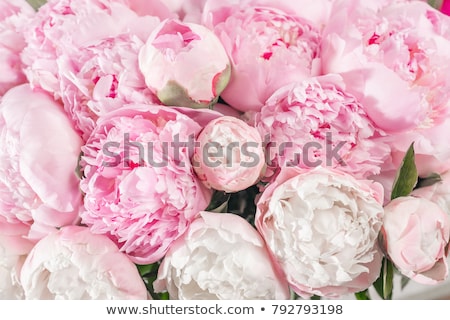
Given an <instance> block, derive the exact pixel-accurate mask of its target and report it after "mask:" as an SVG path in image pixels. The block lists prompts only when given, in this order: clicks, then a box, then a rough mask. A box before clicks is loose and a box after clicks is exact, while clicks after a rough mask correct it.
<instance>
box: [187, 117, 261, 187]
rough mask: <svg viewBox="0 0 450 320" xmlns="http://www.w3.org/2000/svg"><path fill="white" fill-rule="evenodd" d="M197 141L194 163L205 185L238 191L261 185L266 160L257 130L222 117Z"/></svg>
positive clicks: (210, 123) (203, 131)
mask: <svg viewBox="0 0 450 320" xmlns="http://www.w3.org/2000/svg"><path fill="white" fill-rule="evenodd" d="M197 142H198V143H197V145H196V148H195V151H194V156H193V160H192V162H193V166H194V169H195V172H196V173H197V176H198V177H199V178H200V180H201V181H202V182H203V183H204V184H205V185H206V186H208V187H211V188H214V189H216V190H221V191H225V192H237V191H241V190H244V189H247V188H248V187H250V186H252V185H254V184H255V183H256V182H258V180H259V178H260V176H261V171H262V170H263V168H264V164H265V157H264V151H263V147H262V139H261V136H260V135H259V133H258V131H257V130H256V128H254V127H251V126H249V125H248V124H246V123H245V122H244V121H242V120H239V119H237V118H234V117H231V116H223V117H219V118H216V119H214V120H212V121H211V122H209V123H208V124H207V125H206V127H205V128H204V129H203V130H202V131H201V132H200V134H199V135H198V137H197Z"/></svg>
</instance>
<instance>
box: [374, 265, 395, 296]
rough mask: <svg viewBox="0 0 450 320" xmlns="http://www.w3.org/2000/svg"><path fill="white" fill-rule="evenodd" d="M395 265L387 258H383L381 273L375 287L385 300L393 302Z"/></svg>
mask: <svg viewBox="0 0 450 320" xmlns="http://www.w3.org/2000/svg"><path fill="white" fill-rule="evenodd" d="M394 270H395V267H394V264H393V263H392V262H391V261H389V260H388V259H387V258H383V262H382V266H381V273H380V276H379V277H378V279H377V280H376V281H375V282H374V284H373V286H374V288H375V290H376V291H377V293H378V295H379V296H380V297H381V298H382V299H383V300H392V290H393V289H394Z"/></svg>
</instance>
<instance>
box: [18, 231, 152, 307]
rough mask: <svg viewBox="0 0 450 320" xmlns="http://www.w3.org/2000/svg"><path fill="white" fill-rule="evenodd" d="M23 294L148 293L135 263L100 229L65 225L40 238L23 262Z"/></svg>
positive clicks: (52, 296) (63, 296)
mask: <svg viewBox="0 0 450 320" xmlns="http://www.w3.org/2000/svg"><path fill="white" fill-rule="evenodd" d="M20 281H21V283H22V286H23V288H24V292H25V298H26V299H41V300H49V299H55V300H61V299H67V300H81V299H82V300H85V299H89V300H90V299H98V300H106V299H108V300H109V299H147V290H146V288H145V285H144V282H143V280H142V279H141V277H140V275H139V272H138V270H137V268H136V266H135V265H134V264H133V263H132V262H131V261H130V260H129V259H128V257H127V256H126V255H125V254H124V253H122V252H119V249H118V248H117V246H116V245H115V244H114V243H113V242H112V241H111V240H110V239H109V238H108V237H106V236H104V235H94V234H92V233H91V232H90V231H89V229H88V228H85V227H78V226H69V227H63V228H62V229H61V230H60V231H59V232H57V233H53V234H50V235H48V236H46V237H45V238H43V239H42V240H40V241H39V242H38V243H37V244H36V246H35V247H34V248H33V249H32V250H31V252H30V254H29V255H28V257H27V259H26V260H25V263H24V265H23V267H22V271H21V276H20Z"/></svg>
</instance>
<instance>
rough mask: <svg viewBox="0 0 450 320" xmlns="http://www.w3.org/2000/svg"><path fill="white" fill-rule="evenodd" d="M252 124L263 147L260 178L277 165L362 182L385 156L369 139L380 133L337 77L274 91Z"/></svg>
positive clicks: (268, 176) (380, 145) (274, 171)
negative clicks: (264, 165) (264, 166)
mask: <svg viewBox="0 0 450 320" xmlns="http://www.w3.org/2000/svg"><path fill="white" fill-rule="evenodd" d="M254 123H255V126H256V128H258V131H259V133H260V135H261V136H262V137H263V139H264V143H265V144H266V156H267V158H268V159H267V162H268V164H269V165H268V170H267V172H266V179H273V178H274V177H273V175H274V174H275V175H276V174H277V173H278V172H279V170H280V169H281V168H283V167H295V166H298V167H302V168H311V167H317V166H320V165H321V166H329V167H335V168H339V169H340V170H342V171H345V172H348V173H351V174H352V175H354V176H356V177H360V178H367V177H368V176H369V175H373V174H378V173H379V172H380V165H381V164H382V163H383V160H384V159H385V158H386V157H387V156H388V153H389V149H388V148H387V146H385V145H384V144H383V143H375V142H374V141H373V139H374V138H376V137H378V136H380V134H383V133H382V132H379V131H377V130H376V129H375V128H374V125H373V123H372V121H371V120H370V119H369V117H368V116H367V114H366V112H365V111H364V107H363V106H362V105H361V104H360V103H359V102H358V101H357V100H356V99H355V97H353V96H352V95H351V94H348V93H347V92H346V88H345V85H344V84H343V82H342V78H341V77H340V76H338V75H327V76H322V77H316V78H311V79H308V80H304V81H303V82H297V83H292V84H290V85H287V86H284V87H283V88H280V89H279V90H277V91H276V92H275V93H274V94H273V95H272V96H271V97H270V98H269V99H268V100H267V102H266V104H265V105H264V106H263V107H262V109H261V111H260V112H257V113H256V114H255V115H254Z"/></svg>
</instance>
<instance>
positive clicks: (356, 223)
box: [255, 167, 383, 297]
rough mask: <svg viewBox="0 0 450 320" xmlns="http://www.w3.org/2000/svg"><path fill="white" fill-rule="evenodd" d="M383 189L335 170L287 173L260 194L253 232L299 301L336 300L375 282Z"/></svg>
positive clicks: (378, 254)
mask: <svg viewBox="0 0 450 320" xmlns="http://www.w3.org/2000/svg"><path fill="white" fill-rule="evenodd" d="M382 194H383V191H382V188H381V187H380V185H379V184H377V183H374V182H370V181H365V180H356V179H355V178H354V177H353V176H351V175H348V174H345V173H342V172H339V171H337V170H332V169H326V168H323V167H317V168H315V169H313V170H302V169H296V168H293V167H292V168H287V169H286V170H282V171H281V173H280V175H279V176H278V177H277V179H276V180H275V181H274V183H272V184H270V185H269V187H267V189H266V190H265V191H264V192H263V194H262V195H261V198H260V199H259V201H258V204H257V212H256V218H255V219H256V222H255V223H256V227H257V229H258V230H259V231H260V233H261V234H262V236H263V238H264V239H265V241H266V243H267V245H268V247H269V249H270V250H271V252H272V253H273V255H274V257H275V259H276V260H277V261H278V262H279V263H280V265H281V267H282V269H283V271H284V272H285V274H286V277H287V280H288V282H289V284H290V285H291V288H292V289H293V290H294V291H295V292H296V293H297V294H299V295H300V296H303V297H308V296H310V295H312V294H315V295H320V296H326V297H338V296H339V295H343V294H347V293H354V292H358V291H361V290H364V289H366V288H368V287H369V286H370V285H371V284H372V283H373V281H374V280H375V279H376V278H377V277H378V275H379V272H380V268H381V257H382V255H381V253H380V251H379V248H378V245H377V237H378V233H379V231H380V228H381V225H382V218H383V208H382V202H383V199H382Z"/></svg>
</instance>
